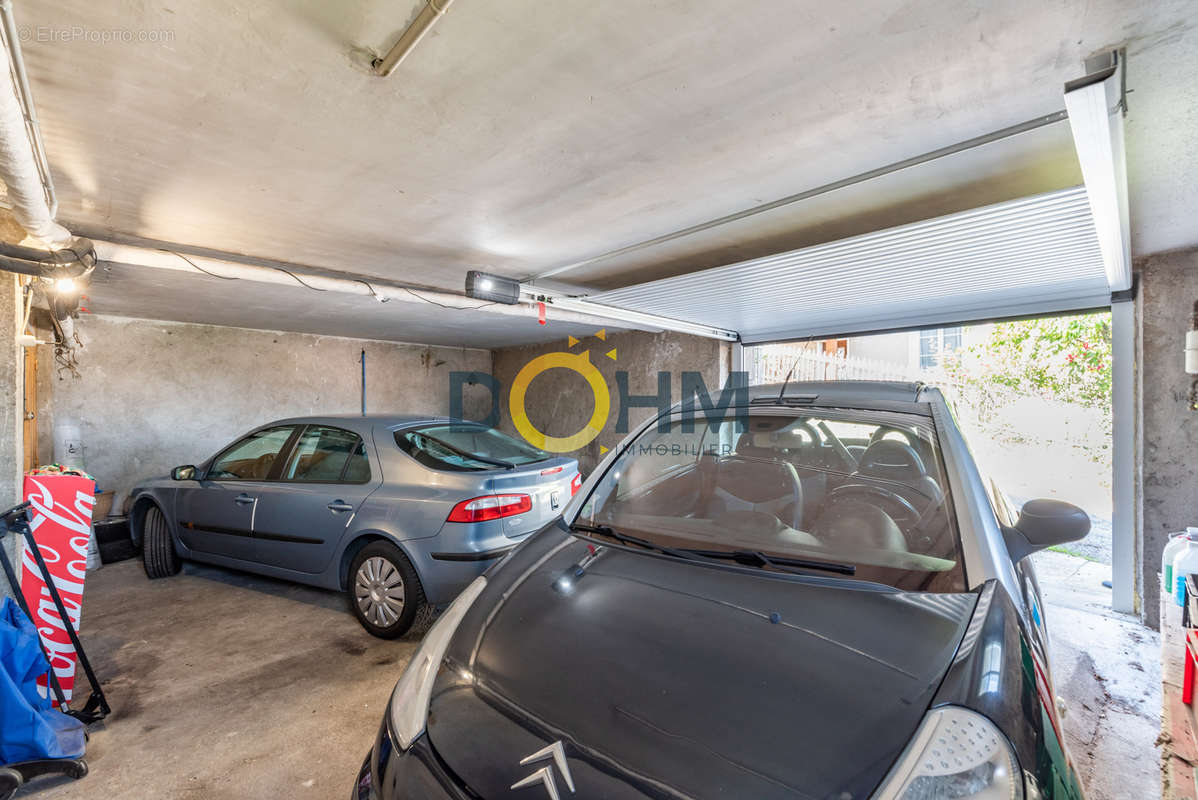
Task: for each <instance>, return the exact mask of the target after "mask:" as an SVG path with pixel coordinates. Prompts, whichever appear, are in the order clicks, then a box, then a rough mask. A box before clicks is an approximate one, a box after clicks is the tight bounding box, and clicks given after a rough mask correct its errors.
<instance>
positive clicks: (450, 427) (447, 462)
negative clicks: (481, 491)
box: [395, 423, 549, 472]
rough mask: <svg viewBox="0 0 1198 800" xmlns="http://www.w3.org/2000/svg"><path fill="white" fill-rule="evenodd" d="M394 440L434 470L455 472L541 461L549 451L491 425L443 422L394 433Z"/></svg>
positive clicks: (504, 467)
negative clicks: (490, 426) (528, 443)
mask: <svg viewBox="0 0 1198 800" xmlns="http://www.w3.org/2000/svg"><path fill="white" fill-rule="evenodd" d="M395 442H396V444H398V445H399V446H400V449H402V450H403V451H404V452H405V453H407V454H408V455H410V456H411V457H412V458H414V459H416V460H417V461H419V462H420V463H421V464H424V465H425V466H426V467H431V468H433V469H442V470H452V471H456V472H464V471H472V470H484V469H506V468H511V467H518V466H521V465H523V464H532V463H534V462H537V461H544V460H545V459H547V458H549V454H548V453H546V452H544V451H542V450H538V449H537V448H535V447H532V446H530V445H527V444H524V443H522V442H518V441H516V440H515V439H513V438H512V437H510V436H508V435H506V434H503V433H500V432H499V431H497V430H495V429H494V428H487V427H484V426H482V425H464V424H459V423H445V424H440V425H427V426H425V427H422V428H415V429H407V430H401V431H396V432H395Z"/></svg>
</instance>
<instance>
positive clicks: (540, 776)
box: [512, 741, 574, 800]
mask: <svg viewBox="0 0 1198 800" xmlns="http://www.w3.org/2000/svg"><path fill="white" fill-rule="evenodd" d="M550 756H552V757H553V764H546V765H545V766H543V767H541V768H540V769H539V770H537V771H536V772H534V773H533V774H531V775H529V776H528V777H527V778H524V779H523V780H519V781H516V782H515V783H513V784H512V788H513V789H523V788H524V787H526V786H533V785H534V784H538V783H539V784H541V785H542V786H544V787H545V792H546V793H548V795H549V800H558V793H557V781H555V780H554V778H553V765H554V764H556V765H557V771H558V772H560V773H561V774H562V780H564V781H565V782H566V788H567V789H569V790H570V793H571V794H573V793H574V778H573V777H572V776H571V775H570V768H569V767H568V766H566V750H565V748H564V747H562V743H561V742H560V741H558V742H554V743H553V744H551V745H548V746H547V747H542V748H541V749H540V750H538V751H537V752H535V753H533V754H532V755H530V756H525V757H524V758H522V759H520V766H524V765H526V764H532V763H534V762H536V761H544V760H545V759H547V758H549V757H550Z"/></svg>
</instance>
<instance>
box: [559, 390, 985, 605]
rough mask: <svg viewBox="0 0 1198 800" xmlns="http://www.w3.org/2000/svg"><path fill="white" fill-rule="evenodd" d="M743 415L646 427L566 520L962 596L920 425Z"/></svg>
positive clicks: (870, 418) (818, 412) (848, 413)
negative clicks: (742, 418)
mask: <svg viewBox="0 0 1198 800" xmlns="http://www.w3.org/2000/svg"><path fill="white" fill-rule="evenodd" d="M747 423H748V425H747V429H746V430H740V425H739V424H738V423H737V422H734V421H731V417H730V418H729V420H728V421H725V422H720V423H716V424H704V423H703V422H701V421H696V420H694V419H693V418H692V419H690V420H683V418H682V417H681V416H677V417H674V418H671V419H670V420H669V421H668V422H667V423H666V425H665V429H664V430H662V429H660V428H659V426H653V427H651V428H650V429H649V430H647V431H645V432H644V433H643V434H642V435H641V436H640V437H638V438H637V439H636V440H634V441H633V442H632V443H631V444H630V445H629V446H628V448H627V449H626V450H625V451H624V452H623V453H622V454H621V455H620V457H619V458H618V459H617V460H616V461H615V462H613V464H612V466H611V468H610V469H609V470H608V471H607V473H606V474H605V475H604V476H603V477H602V478H601V479H600V481H599V482H598V483H597V484H596V486H595V488H594V490H593V491H592V494H591V496H590V497H589V498H588V499H587V500H586V502H585V503H584V505H583V507H582V511H581V513H580V515H579V517H578V521H579V522H582V523H587V524H589V525H594V526H606V527H608V528H611V529H612V530H614V531H618V532H621V533H626V534H628V535H631V536H636V537H638V538H641V539H645V540H648V541H649V542H651V543H652V544H653V545H655V546H660V547H669V548H674V549H686V550H701V551H708V552H710V551H737V550H744V551H751V552H755V553H763V554H765V555H766V556H774V557H776V558H779V559H784V558H790V559H805V560H808V561H819V562H823V563H826V564H829V565H837V566H840V567H845V566H851V567H852V570H842V572H844V571H851V572H852V576H851V577H852V578H855V579H861V580H870V581H875V582H878V583H884V584H887V585H890V586H894V587H896V588H899V589H904V590H915V591H937V592H955V591H963V590H964V588H965V580H964V571H963V569H962V567H961V556H960V544H959V536H958V533H957V528H956V520H955V516H954V514H953V511H952V504H951V498H950V497H949V487H948V482H947V480H945V476H944V471H943V468H942V465H941V458H940V449H939V444H938V442H937V439H936V434H935V428H934V426H933V424H932V421H931V420H930V419H928V418H926V417H922V416H919V415H915V414H901V413H893V412H881V411H863V410H849V409H815V408H807V409H803V410H802V412H797V411H789V410H788V411H785V412H771V411H766V410H764V409H760V410H759V409H754V410H753V411H752V412H751V413H750V415H749V416H748V417H747ZM742 563H743V562H742ZM767 568H769V567H768V565H767ZM818 573H819V571H818V570H817V571H816V572H815V573H813V574H818ZM827 574H828V575H829V576H836V574H837V573H836V572H834V571H829V572H828V573H827Z"/></svg>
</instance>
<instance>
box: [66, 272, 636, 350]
mask: <svg viewBox="0 0 1198 800" xmlns="http://www.w3.org/2000/svg"><path fill="white" fill-rule="evenodd" d="M87 293H88V294H87V300H86V301H85V303H84V305H85V306H86V308H87V309H88V311H89V312H91V313H101V314H106V315H115V316H123V317H142V318H150V319H160V320H171V321H174V322H195V323H201V324H206V325H227V326H230V327H234V328H258V329H264V330H277V331H294V332H297V333H315V334H320V335H324V336H346V337H349V338H352V339H376V340H379V341H390V342H409V343H411V344H434V345H445V346H452V347H475V348H479V347H481V348H485V349H490V348H494V347H500V346H503V347H515V346H518V345H525V344H536V343H539V342H546V341H556V340H560V339H565V338H566V337H567V336H576V337H578V338H579V339H583V338H586V337H587V336H592V335H594V333H595V331H596V330H598V329H600V328H606V329H607V330H608V331H611V332H613V333H614V332H618V331H622V330H626V328H624V327H621V326H617V325H611V324H604V323H603V322H602V321H596V323H595V324H594V325H587V324H580V323H578V322H563V321H561V320H559V319H555V315H554V314H553V312H550V314H549V315H548V321H547V323H546V325H544V326H542V325H540V324H538V322H537V318H536V312H535V311H532V310H531V309H530V310H529V312H528V314H527V316H524V317H521V316H513V315H506V314H495V313H488V312H487V310H486V306H487V304H485V303H481V302H480V303H479V304H478V310H472V309H467V308H446V307H444V306H441V305H437V304H436V303H435V302H428V301H419V300H413V301H412V302H402V301H394V300H393V301H390V302H387V303H380V302H378V301H377V300H374V299H372V298H370V297H362V296H360V295H354V294H341V293H338V292H319V293H318V292H314V291H313V290H311V289H304V288H301V287H299V286H296V287H290V286H278V285H275V284H269V283H255V282H252V281H245V280H221V279H219V278H212V277H209V276H205V275H200V274H196V275H189V274H186V273H180V272H172V271H169V270H161V269H148V268H145V267H134V266H129V265H127V264H113V265H107V266H106V267H105V268H103V269H99V270H97V271H96V272H95V273H94V274H93V278H92V280H91V285H90V286H89V287H88V290H87ZM83 324H84V325H86V324H87V323H86V320H85V321H84V322H83ZM480 327H482V328H483V329H484V330H480Z"/></svg>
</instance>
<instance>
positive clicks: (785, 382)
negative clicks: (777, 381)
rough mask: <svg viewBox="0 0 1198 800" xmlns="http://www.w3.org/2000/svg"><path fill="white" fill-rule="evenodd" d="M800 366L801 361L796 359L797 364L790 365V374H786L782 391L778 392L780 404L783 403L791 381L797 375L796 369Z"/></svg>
mask: <svg viewBox="0 0 1198 800" xmlns="http://www.w3.org/2000/svg"><path fill="white" fill-rule="evenodd" d="M798 366H799V360H798V359H797V358H796V359H795V363H793V364H791V365H790V372H788V373H786V377H785V378H784V379H783V381H782V391H780V392H778V402H782V398H783V397H784V396H785V395H786V387H787V386H788V385H789V384H790V379H791V378H792V377H793V376H794V374H795V368H796V367H798Z"/></svg>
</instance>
